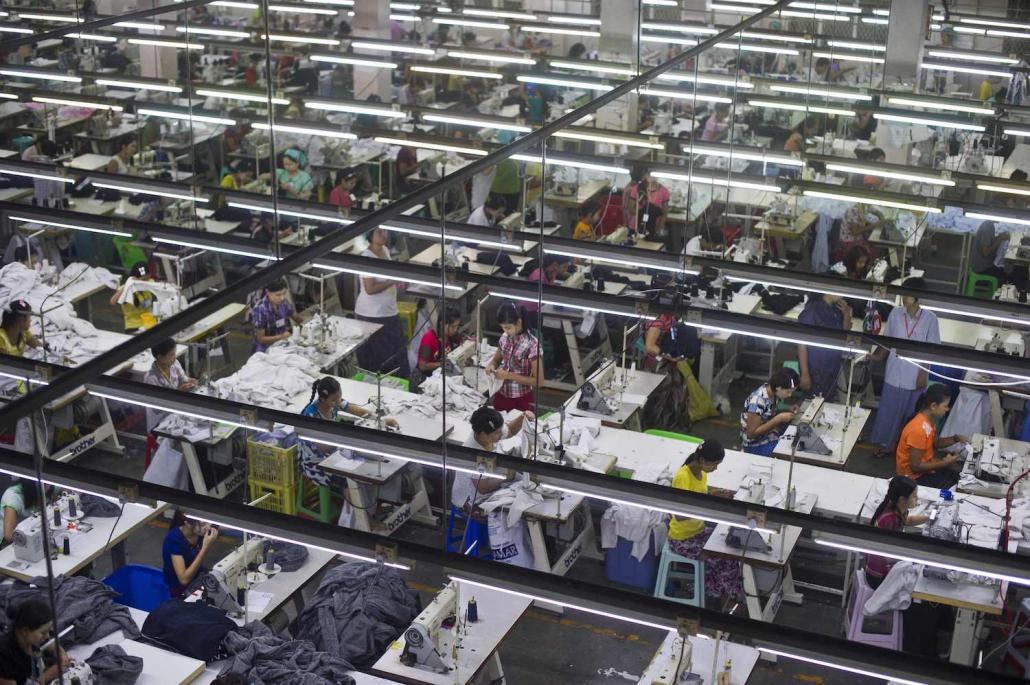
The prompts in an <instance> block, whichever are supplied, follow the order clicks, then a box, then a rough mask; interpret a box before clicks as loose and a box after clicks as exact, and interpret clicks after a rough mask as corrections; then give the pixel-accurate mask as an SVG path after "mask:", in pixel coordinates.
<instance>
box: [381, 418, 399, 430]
mask: <svg viewBox="0 0 1030 685" xmlns="http://www.w3.org/2000/svg"><path fill="white" fill-rule="evenodd" d="M383 423H385V424H386V425H387V426H390V427H392V428H400V427H401V424H399V423H397V419H395V418H387V419H385V420H384V421H383Z"/></svg>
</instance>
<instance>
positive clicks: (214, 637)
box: [142, 599, 236, 661]
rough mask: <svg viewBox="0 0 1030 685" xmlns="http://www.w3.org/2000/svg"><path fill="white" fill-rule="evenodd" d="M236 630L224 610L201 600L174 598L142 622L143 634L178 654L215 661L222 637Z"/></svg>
mask: <svg viewBox="0 0 1030 685" xmlns="http://www.w3.org/2000/svg"><path fill="white" fill-rule="evenodd" d="M233 630H236V624H235V623H233V622H232V621H231V620H230V619H229V617H228V616H226V615H225V612H224V611H222V610H221V609H216V608H214V607H212V606H208V605H207V604H204V603H202V602H183V601H182V600H180V599H172V600H169V601H167V602H165V603H164V604H160V605H158V607H157V608H156V609H154V610H153V611H151V612H150V614H149V615H148V616H147V620H146V621H144V622H143V631H142V632H143V637H145V638H147V639H148V640H150V641H152V642H154V643H155V644H157V645H159V646H161V647H163V648H165V649H170V650H172V651H173V652H177V653H179V654H185V655H186V656H189V657H193V658H194V659H200V660H201V661H214V660H215V659H217V658H218V657H219V650H220V649H221V644H222V640H224V639H225V636H226V635H228V634H229V632H230V631H233Z"/></svg>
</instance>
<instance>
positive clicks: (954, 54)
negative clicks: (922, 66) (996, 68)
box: [926, 48, 1019, 64]
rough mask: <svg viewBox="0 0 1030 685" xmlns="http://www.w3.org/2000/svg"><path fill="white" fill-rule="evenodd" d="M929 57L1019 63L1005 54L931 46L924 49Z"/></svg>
mask: <svg viewBox="0 0 1030 685" xmlns="http://www.w3.org/2000/svg"><path fill="white" fill-rule="evenodd" d="M926 54H927V55H929V56H930V57H944V58H950V59H967V60H969V61H970V62H994V63H995V64H1019V60H1018V59H1014V58H1012V57H1009V56H1007V55H981V54H976V53H969V52H965V51H964V50H942V49H940V48H933V49H929V50H927V51H926Z"/></svg>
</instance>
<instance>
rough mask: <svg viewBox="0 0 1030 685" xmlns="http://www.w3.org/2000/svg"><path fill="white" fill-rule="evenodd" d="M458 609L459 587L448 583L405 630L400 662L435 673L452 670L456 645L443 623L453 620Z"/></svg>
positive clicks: (452, 635)
mask: <svg viewBox="0 0 1030 685" xmlns="http://www.w3.org/2000/svg"><path fill="white" fill-rule="evenodd" d="M458 613H459V612H458V590H457V588H456V587H455V585H454V583H451V584H449V585H448V586H447V587H445V588H444V589H443V590H442V591H441V592H440V593H439V594H438V595H437V596H436V597H434V598H433V601H432V602H430V603H429V606H427V607H426V608H425V609H423V610H422V613H421V614H419V615H418V616H416V617H415V620H414V621H412V623H411V625H410V626H409V627H408V629H407V630H405V631H404V651H403V652H402V653H401V663H402V664H404V665H405V666H410V667H414V668H420V669H422V670H425V671H433V672H436V673H448V672H450V671H451V670H453V669H454V667H455V664H454V661H455V658H456V653H457V645H456V642H455V635H454V634H453V633H452V632H451V631H449V630H447V629H446V628H445V627H444V623H445V622H447V621H453V620H455V619H456V617H457V616H458Z"/></svg>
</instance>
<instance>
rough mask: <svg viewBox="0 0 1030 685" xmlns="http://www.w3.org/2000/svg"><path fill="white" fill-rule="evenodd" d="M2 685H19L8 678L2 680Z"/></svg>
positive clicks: (0, 684) (0, 682)
mask: <svg viewBox="0 0 1030 685" xmlns="http://www.w3.org/2000/svg"><path fill="white" fill-rule="evenodd" d="M0 685H18V683H16V682H14V681H13V680H9V679H7V678H0Z"/></svg>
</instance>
